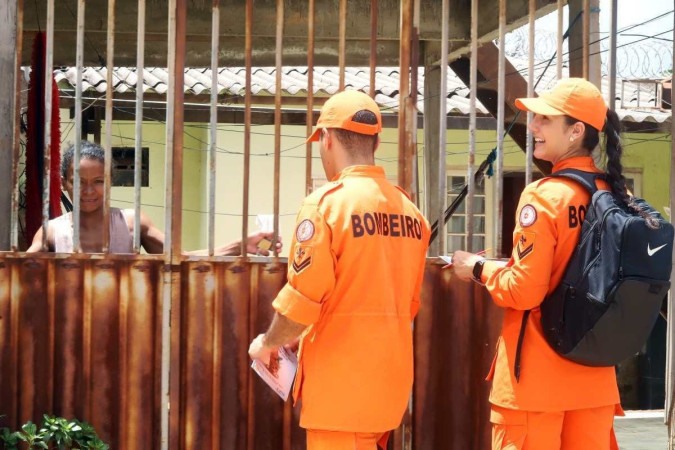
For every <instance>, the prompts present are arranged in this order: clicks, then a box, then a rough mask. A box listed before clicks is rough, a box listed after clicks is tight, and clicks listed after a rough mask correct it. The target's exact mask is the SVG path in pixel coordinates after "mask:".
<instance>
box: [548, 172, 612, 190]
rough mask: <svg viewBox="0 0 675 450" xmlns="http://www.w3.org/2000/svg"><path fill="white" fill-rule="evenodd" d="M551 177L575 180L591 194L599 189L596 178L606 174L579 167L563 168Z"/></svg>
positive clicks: (602, 177) (603, 176)
mask: <svg viewBox="0 0 675 450" xmlns="http://www.w3.org/2000/svg"><path fill="white" fill-rule="evenodd" d="M549 176H551V177H563V178H568V179H570V180H574V181H576V182H577V183H579V184H580V185H582V186H583V187H584V188H585V189H586V190H587V191H588V192H589V193H590V194H591V196H592V195H593V194H595V193H596V192H597V190H598V188H597V186H596V185H595V180H597V179H598V178H601V179H603V180H604V179H605V178H606V177H605V175H604V174H602V173H593V172H584V171H583V170H579V169H563V170H559V171H557V172H554V173H552V174H551V175H549Z"/></svg>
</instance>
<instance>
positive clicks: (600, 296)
mask: <svg viewBox="0 0 675 450" xmlns="http://www.w3.org/2000/svg"><path fill="white" fill-rule="evenodd" d="M551 176H555V177H565V178H569V179H572V180H574V181H576V182H577V183H579V184H581V185H582V186H584V187H585V188H586V189H587V190H588V192H590V193H591V195H592V198H591V203H590V205H588V208H587V211H586V217H585V218H584V221H583V225H582V228H581V234H580V237H579V243H578V244H577V247H576V248H575V250H574V253H573V254H572V257H571V259H570V262H569V264H568V266H567V268H566V269H565V274H564V275H563V278H562V281H561V282H560V284H559V285H558V287H557V288H556V290H555V291H553V293H552V294H551V295H550V296H548V297H546V298H545V299H544V301H543V302H542V304H541V305H540V308H541V325H542V328H543V331H544V336H545V337H546V340H547V341H548V343H549V344H550V345H551V347H553V349H554V350H555V351H556V352H557V353H558V354H560V355H561V356H563V357H564V358H567V359H570V360H572V361H574V362H577V363H579V364H584V365H587V366H613V365H616V364H617V363H619V362H621V361H622V360H624V359H626V358H628V357H630V356H631V355H633V354H635V353H637V352H638V351H639V350H640V348H641V347H642V345H644V343H645V341H646V340H647V338H648V337H649V334H650V332H651V330H652V327H653V326H654V323H655V322H656V319H657V317H658V315H659V311H660V309H661V304H662V302H663V299H664V298H665V296H666V294H667V292H668V289H669V288H670V271H671V266H672V256H673V226H672V225H671V224H670V223H669V222H666V221H665V220H664V219H663V217H661V215H660V214H659V213H658V212H657V211H656V210H654V208H652V207H651V206H649V205H648V204H647V202H645V201H644V200H642V199H635V202H636V203H637V204H638V205H639V206H640V208H641V209H642V211H643V213H642V214H638V213H637V212H636V211H634V210H632V209H629V208H628V207H626V206H625V205H624V203H623V202H622V201H621V200H620V199H617V198H615V196H614V195H613V194H612V193H611V192H610V191H605V190H598V189H597V188H596V186H595V179H596V178H598V177H603V175H602V174H594V173H589V172H583V171H580V170H575V169H565V170H561V171H559V172H556V173H554V174H551ZM648 222H649V224H648ZM529 313H530V311H525V313H524V314H523V322H522V324H521V329H520V336H519V338H518V346H517V351H516V363H515V375H516V378H519V375H520V350H521V346H522V341H523V337H524V334H525V324H526V322H527V318H528V316H529Z"/></svg>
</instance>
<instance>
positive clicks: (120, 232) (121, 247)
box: [49, 208, 134, 253]
mask: <svg viewBox="0 0 675 450" xmlns="http://www.w3.org/2000/svg"><path fill="white" fill-rule="evenodd" d="M72 216H73V213H66V214H63V215H61V216H59V217H57V218H56V219H52V220H50V221H49V226H50V227H51V229H52V230H53V231H54V251H55V252H56V253H73V219H72ZM133 249H134V241H133V237H132V235H131V233H130V232H129V227H128V226H127V221H126V219H125V218H124V213H123V212H122V210H121V209H119V208H110V252H111V253H133Z"/></svg>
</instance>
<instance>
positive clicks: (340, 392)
mask: <svg viewBox="0 0 675 450" xmlns="http://www.w3.org/2000/svg"><path fill="white" fill-rule="evenodd" d="M381 130H382V118H381V116H380V111H379V108H378V106H377V104H376V103H375V102H374V101H373V100H372V99H371V98H370V97H368V96H367V95H366V94H363V93H360V92H356V91H345V92H341V93H339V94H336V95H334V96H333V97H331V98H330V99H329V100H328V101H327V102H326V103H325V105H324V106H323V108H322V110H321V116H320V117H319V121H318V123H317V127H316V130H315V131H314V133H313V134H312V135H311V136H310V137H309V138H308V141H312V142H316V141H318V142H319V144H320V150H321V160H322V163H323V167H324V170H325V172H326V177H327V179H329V180H331V181H330V182H329V183H328V184H326V185H325V186H323V187H321V188H320V189H318V190H316V191H315V192H313V193H312V194H311V195H309V196H308V197H307V198H306V199H305V200H304V202H303V205H302V207H301V209H300V213H299V214H298V218H297V226H296V230H295V236H294V239H293V242H292V244H291V255H290V257H289V261H288V283H287V284H286V285H285V286H284V287H283V288H282V289H281V291H280V292H279V294H278V295H277V297H276V299H275V300H274V302H273V307H274V309H275V310H276V314H275V316H274V319H273V321H272V324H271V325H270V328H269V329H268V330H267V332H266V333H265V334H261V335H259V336H258V337H257V338H255V339H254V340H253V342H252V343H251V346H250V348H249V355H250V356H251V357H252V358H254V359H260V360H262V361H263V362H265V363H268V362H269V358H270V355H271V354H272V352H274V351H275V349H276V348H278V347H280V346H282V345H285V344H288V343H289V342H292V341H293V340H294V339H295V338H296V337H298V336H300V335H301V338H300V347H299V351H298V356H299V364H298V372H297V375H296V379H295V385H294V388H293V397H294V399H295V401H296V402H297V401H298V400H299V399H300V398H302V411H301V415H300V426H302V427H303V428H306V429H307V448H308V449H312V450H374V449H376V445H377V444H378V443H379V444H380V445H381V446H383V445H384V444H385V443H386V439H387V436H388V434H389V431H390V430H392V429H394V428H396V427H397V426H398V425H399V424H400V421H401V418H402V416H403V413H404V411H405V409H406V405H407V403H408V397H409V394H410V390H411V387H412V381H413V348H412V346H413V342H412V329H411V322H412V320H413V318H414V317H415V314H416V313H417V310H418V308H419V294H420V289H421V285H422V279H423V275H424V264H425V254H426V249H427V245H428V242H429V234H430V232H429V224H428V223H427V221H426V220H425V219H424V217H423V216H422V214H421V213H420V212H419V210H418V209H417V208H416V207H415V205H414V204H413V203H412V202H411V201H410V200H409V198H408V197H407V195H406V194H405V192H403V191H402V190H400V189H398V188H397V187H396V186H394V185H392V184H391V183H389V182H388V181H387V179H386V178H385V174H384V170H383V169H382V168H381V167H378V166H375V165H374V161H375V159H374V152H375V150H376V148H377V147H378V145H379V136H378V133H380V132H381Z"/></svg>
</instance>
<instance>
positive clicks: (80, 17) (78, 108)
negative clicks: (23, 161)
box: [71, 0, 86, 253]
mask: <svg viewBox="0 0 675 450" xmlns="http://www.w3.org/2000/svg"><path fill="white" fill-rule="evenodd" d="M85 5H86V3H85V0H78V2H77V37H76V44H75V47H76V52H75V65H76V71H77V75H76V76H77V84H76V85H75V145H74V154H73V198H72V199H71V200H72V201H73V214H72V218H73V251H74V252H76V253H79V252H80V251H82V248H81V246H80V187H81V184H80V158H81V156H80V155H81V151H82V78H83V76H82V72H83V65H84V20H85Z"/></svg>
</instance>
